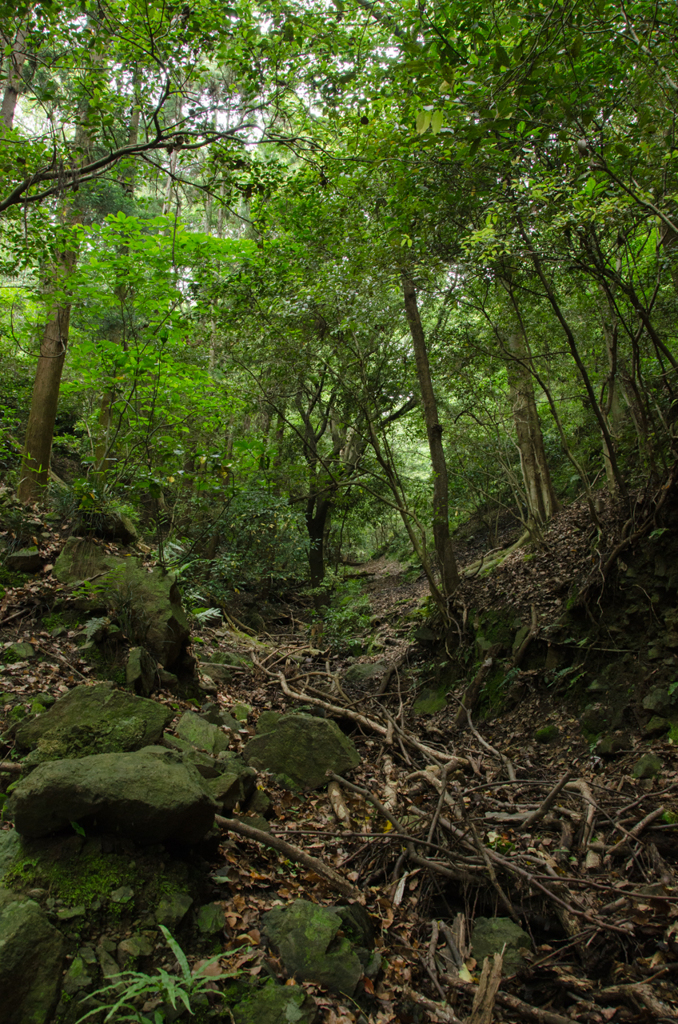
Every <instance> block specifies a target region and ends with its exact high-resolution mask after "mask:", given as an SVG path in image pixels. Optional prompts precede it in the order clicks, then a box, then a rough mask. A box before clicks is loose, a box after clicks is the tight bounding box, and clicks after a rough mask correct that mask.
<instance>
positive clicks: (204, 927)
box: [195, 903, 226, 936]
mask: <svg viewBox="0 0 678 1024" xmlns="http://www.w3.org/2000/svg"><path fill="white" fill-rule="evenodd" d="M195 923H196V927H197V929H198V931H199V932H200V934H201V935H207V936H209V935H217V934H218V933H219V932H220V931H222V930H223V928H224V925H225V924H226V918H225V916H224V908H223V907H222V906H221V904H220V903H205V905H204V906H202V907H200V910H199V911H198V913H197V914H196V917H195Z"/></svg>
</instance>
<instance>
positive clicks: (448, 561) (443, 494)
mask: <svg viewBox="0 0 678 1024" xmlns="http://www.w3.org/2000/svg"><path fill="white" fill-rule="evenodd" d="M401 278H402V286H403V296H404V299H405V313H406V314H407V321H408V323H409V326H410V334H411V335H412V345H413V348H414V359H415V363H416V367H417V377H418V379H419V390H420V391H421V399H422V406H423V411H424V422H425V423H426V433H427V436H428V446H429V451H430V453H431V466H432V467H433V539H434V543H435V549H436V555H437V557H438V562H439V563H440V574H441V579H442V585H443V592H444V594H445V596H446V597H448V598H449V597H450V596H451V595H452V594H453V593H454V591H455V590H456V589H457V587H458V586H459V571H458V569H457V562H456V559H455V557H454V550H453V547H452V538H451V536H450V523H449V496H448V482H447V463H446V461H445V451H444V449H443V440H442V438H443V428H442V426H441V425H440V423H439V422H438V406H437V403H436V397H435V394H434V392H433V384H432V382H431V367H430V365H429V360H428V352H427V350H426V337H425V335H424V328H423V325H422V322H421V317H420V315H419V307H418V305H417V293H416V291H415V288H414V283H413V281H412V279H411V277H410V275H409V273H408V272H407V271H405V270H403V271H402V274H401Z"/></svg>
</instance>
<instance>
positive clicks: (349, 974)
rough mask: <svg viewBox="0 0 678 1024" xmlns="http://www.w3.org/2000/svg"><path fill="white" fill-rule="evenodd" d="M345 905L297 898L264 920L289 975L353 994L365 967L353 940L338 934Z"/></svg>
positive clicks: (343, 992) (349, 994)
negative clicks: (324, 903) (332, 904)
mask: <svg viewBox="0 0 678 1024" xmlns="http://www.w3.org/2000/svg"><path fill="white" fill-rule="evenodd" d="M341 909H343V908H335V907H323V906H320V905H318V904H316V903H309V902H308V901H307V900H295V901H294V903H290V904H287V906H284V907H274V908H273V910H269V912H268V913H267V914H264V916H263V918H262V924H263V928H264V931H265V933H266V936H267V938H268V941H269V942H270V943H271V945H272V946H273V947H274V948H275V949H276V950H277V951H278V953H279V954H280V958H281V959H282V962H283V964H284V965H285V970H286V971H287V973H288V974H289V975H291V976H294V977H297V978H299V979H301V980H302V981H314V982H316V983H317V984H320V985H324V986H325V987H326V988H328V989H330V990H331V991H333V992H338V993H342V994H344V995H348V996H352V995H353V993H354V992H355V989H356V986H357V984H358V982H359V981H360V978H361V977H362V976H363V973H364V969H363V962H362V961H361V957H360V956H359V955H358V952H357V950H356V949H354V947H353V943H352V942H351V940H350V939H349V938H348V937H347V936H346V935H343V936H341V937H338V934H337V933H338V932H339V931H340V930H343V928H344V921H343V919H342V915H341V913H340V910H341ZM363 959H364V958H363Z"/></svg>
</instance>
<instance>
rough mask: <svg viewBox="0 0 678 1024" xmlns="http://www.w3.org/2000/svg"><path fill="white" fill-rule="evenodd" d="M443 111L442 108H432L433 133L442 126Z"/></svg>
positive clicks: (436, 132) (435, 133)
mask: <svg viewBox="0 0 678 1024" xmlns="http://www.w3.org/2000/svg"><path fill="white" fill-rule="evenodd" d="M443 117H444V115H443V112H442V110H434V111H433V114H432V116H431V131H432V132H433V134H434V135H437V134H438V132H439V131H440V129H441V128H442V126H443Z"/></svg>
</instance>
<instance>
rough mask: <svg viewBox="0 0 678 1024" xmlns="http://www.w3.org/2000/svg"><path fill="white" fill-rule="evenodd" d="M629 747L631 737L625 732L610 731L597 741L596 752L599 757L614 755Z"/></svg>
mask: <svg viewBox="0 0 678 1024" xmlns="http://www.w3.org/2000/svg"><path fill="white" fill-rule="evenodd" d="M630 749H631V737H630V736H629V734H628V733H627V732H610V733H608V734H607V736H603V738H602V739H601V740H600V741H599V743H598V745H597V746H596V753H597V754H600V756H601V757H614V756H615V755H616V754H623V753H624V751H626V750H630Z"/></svg>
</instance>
